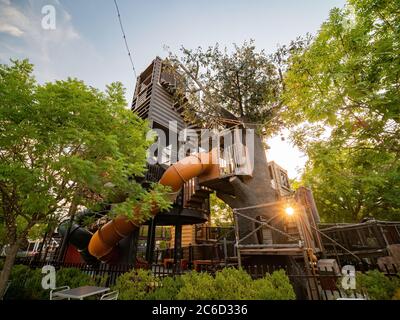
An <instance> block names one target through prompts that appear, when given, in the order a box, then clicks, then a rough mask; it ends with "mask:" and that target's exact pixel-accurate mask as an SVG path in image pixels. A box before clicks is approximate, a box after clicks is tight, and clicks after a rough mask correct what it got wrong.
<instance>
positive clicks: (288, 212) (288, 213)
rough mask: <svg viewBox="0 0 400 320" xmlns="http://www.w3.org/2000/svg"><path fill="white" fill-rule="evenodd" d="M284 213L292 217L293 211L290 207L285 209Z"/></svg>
mask: <svg viewBox="0 0 400 320" xmlns="http://www.w3.org/2000/svg"><path fill="white" fill-rule="evenodd" d="M285 212H286V214H287V215H288V216H292V215H293V214H294V209H293V208H292V207H286V208H285Z"/></svg>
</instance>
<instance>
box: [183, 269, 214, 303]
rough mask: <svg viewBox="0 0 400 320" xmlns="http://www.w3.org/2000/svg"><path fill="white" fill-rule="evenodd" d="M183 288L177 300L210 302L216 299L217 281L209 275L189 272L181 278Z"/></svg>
mask: <svg viewBox="0 0 400 320" xmlns="http://www.w3.org/2000/svg"><path fill="white" fill-rule="evenodd" d="M181 280H182V287H181V289H180V290H179V292H178V294H177V295H176V299H177V300H208V299H215V298H216V288H215V280H214V278H213V277H212V276H211V275H209V274H208V273H204V272H200V273H198V272H195V271H192V272H188V273H185V274H184V275H182V276H181Z"/></svg>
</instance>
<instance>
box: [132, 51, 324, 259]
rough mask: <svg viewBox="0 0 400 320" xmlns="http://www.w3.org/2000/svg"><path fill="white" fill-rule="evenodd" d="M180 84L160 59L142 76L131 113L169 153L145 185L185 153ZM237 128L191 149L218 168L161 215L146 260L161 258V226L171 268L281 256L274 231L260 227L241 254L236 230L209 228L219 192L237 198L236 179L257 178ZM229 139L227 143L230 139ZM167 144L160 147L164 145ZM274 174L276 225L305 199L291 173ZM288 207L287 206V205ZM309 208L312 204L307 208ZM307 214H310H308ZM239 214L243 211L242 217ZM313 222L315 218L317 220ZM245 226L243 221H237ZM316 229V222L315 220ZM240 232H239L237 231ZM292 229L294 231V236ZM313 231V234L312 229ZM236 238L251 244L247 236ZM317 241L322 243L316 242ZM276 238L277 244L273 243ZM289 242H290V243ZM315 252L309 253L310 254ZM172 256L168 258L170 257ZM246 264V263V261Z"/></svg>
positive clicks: (274, 168)
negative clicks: (160, 136)
mask: <svg viewBox="0 0 400 320" xmlns="http://www.w3.org/2000/svg"><path fill="white" fill-rule="evenodd" d="M177 85H178V84H177V82H176V79H175V77H174V75H173V74H171V73H170V72H169V71H168V70H167V69H166V68H165V67H164V65H163V61H162V60H161V59H160V58H158V57H157V58H156V59H155V60H153V62H152V63H151V64H150V65H149V66H148V67H147V68H146V70H145V71H143V72H142V73H141V74H140V76H139V77H138V79H137V84H136V88H135V93H134V98H133V102H132V111H134V112H136V113H137V114H138V115H139V116H140V117H141V118H143V119H147V120H148V122H149V125H150V127H151V128H152V129H154V130H159V131H161V132H163V133H164V136H165V137H166V138H165V140H166V141H164V145H165V146H164V148H158V149H157V152H155V153H154V155H153V158H154V159H156V160H157V163H156V164H153V165H148V173H147V175H146V177H145V179H144V181H143V183H149V182H156V181H159V180H160V178H161V175H162V174H163V172H164V171H165V169H167V168H168V167H169V166H171V165H172V164H173V163H174V161H176V160H177V159H178V154H179V152H181V147H182V144H184V143H185V138H187V137H185V136H186V134H183V136H184V138H183V139H182V132H185V128H187V127H188V126H189V124H188V123H186V122H185V120H184V118H183V115H182V112H183V107H182V106H181V105H179V104H178V103H176V102H175V101H174V99H173V95H172V94H173V92H174V90H175V89H176V87H177ZM190 129H192V130H191V132H190V134H192V135H193V130H194V131H195V132H196V133H195V135H196V134H198V135H199V136H198V138H200V128H198V127H196V126H195V125H193V124H191V125H190ZM236 129H238V126H235V125H232V124H230V123H228V124H227V125H226V127H225V128H224V130H222V132H219V134H218V136H217V138H215V137H212V138H211V139H216V141H215V144H211V146H210V147H209V149H208V150H201V148H197V149H196V148H191V149H190V148H189V149H190V150H188V151H186V154H185V155H189V154H190V153H191V152H194V153H198V152H205V151H206V152H210V153H211V154H212V157H213V165H212V166H211V169H210V170H209V171H208V172H207V174H203V175H201V176H199V177H194V178H192V179H190V180H189V181H186V182H185V183H184V185H183V188H182V189H181V190H180V194H179V196H178V197H177V198H176V200H175V202H174V204H173V208H172V209H171V210H170V211H168V212H161V213H159V214H157V215H156V216H155V217H154V218H153V219H152V220H151V221H149V222H148V223H147V224H148V226H147V227H145V228H147V230H148V232H147V241H146V248H147V249H146V254H145V258H146V260H147V261H149V262H153V261H154V259H155V260H158V258H159V257H160V255H159V254H157V255H155V254H154V251H155V242H156V241H155V238H154V237H155V234H156V228H157V226H171V238H170V240H169V241H168V244H169V246H170V249H169V250H164V255H163V256H164V260H166V261H167V262H170V261H172V260H173V261H174V262H176V261H178V260H186V261H189V262H192V261H200V262H203V263H205V264H207V263H210V261H213V260H214V261H222V260H223V261H225V262H226V261H227V259H230V261H235V260H236V262H237V259H238V255H239V256H240V255H241V256H242V257H243V256H246V255H253V254H257V255H265V254H271V255H275V254H276V252H277V251H273V250H272V251H269V252H267V251H266V250H265V248H266V247H265V245H266V244H267V245H272V244H273V243H272V242H274V241H275V242H276V239H281V238H282V237H276V235H279V233H277V232H276V231H274V230H271V229H269V228H268V227H266V226H265V225H263V227H258V226H255V227H254V228H253V230H252V232H254V233H255V234H256V237H255V238H254V239H256V240H255V241H256V242H255V243H251V244H249V246H250V247H251V248H250V247H246V249H244V248H242V247H241V245H239V244H238V243H237V241H239V242H240V240H236V243H235V230H234V229H233V227H232V228H215V227H211V226H210V225H209V220H210V219H209V218H210V204H209V196H210V193H212V192H214V191H217V192H218V191H220V192H223V193H224V194H230V195H232V196H234V195H235V193H234V189H233V187H232V185H231V184H230V183H229V179H230V178H231V177H235V176H236V177H240V179H248V178H251V177H252V176H253V175H254V174H257V173H256V172H254V170H253V167H252V166H251V161H250V158H249V157H250V154H249V149H248V147H247V141H248V140H247V136H246V134H247V131H246V130H245V128H240V129H244V130H236ZM227 137H228V138H227ZM161 142H163V141H160V143H161ZM268 166H269V173H270V177H271V184H272V187H273V188H274V189H275V191H276V201H277V202H276V203H273V204H271V206H270V208H266V211H271V210H270V209H271V208H272V207H274V210H276V211H277V212H276V217H277V219H281V218H282V217H281V216H284V213H283V210H284V208H283V207H282V203H283V202H284V201H286V200H285V199H292V200H293V201H298V202H299V205H300V202H301V201H303V200H304V199H300V198H301V197H300V196H299V195H298V197H297V198H296V199H295V198H294V192H293V191H292V190H291V189H290V185H289V180H288V176H287V172H286V170H284V169H283V168H281V167H280V166H279V165H277V164H276V163H274V162H270V163H269V164H268ZM285 203H286V202H285ZM306 205H308V203H306ZM307 210H308V211H307ZM307 210H306V209H304V212H303V213H302V214H303V215H304V219H305V220H307V225H308V224H309V222H308V218H309V217H311V215H310V214H314V216H315V215H316V216H317V215H318V214H317V212H316V209H314V211H313V210H311V209H309V208H308V207H307ZM237 214H239V211H237ZM314 216H313V217H314ZM236 220H237V221H238V223H239V224H240V221H243V219H241V218H238V219H236ZM257 221H259V222H261V223H263V222H264V217H263V215H262V214H261V215H260V216H257ZM313 225H315V221H314V220H313ZM281 226H282V227H283V228H286V229H285V230H283V231H282V232H286V231H292V232H294V233H295V234H296V232H297V234H298V233H299V232H298V231H296V230H297V228H298V225H296V223H295V222H293V221H292V222H291V223H290V222H288V223H281ZM238 228H239V229H240V227H239V226H238ZM289 229H290V230H289ZM307 230H308V229H307ZM236 236H239V237H242V238H243V237H246V238H249V236H248V235H243V234H241V235H239V234H238V233H236ZM315 237H317V240H315V239H314V238H315ZM274 238H276V239H274ZM307 239H308V240H309V242H310V246H311V245H312V246H313V250H314V252H320V251H321V250H322V249H321V244H320V239H319V236H318V235H317V234H316V233H315V232H311V231H310V232H309V233H308V234H307ZM286 240H287V239H286ZM278 246H281V247H282V248H286V249H287V250H286V251H284V250H282V251H281V253H285V254H298V253H300V254H302V250H292V249H293V247H294V246H298V242H297V241H295V242H294V243H293V240H292V241H288V240H287V241H286V242H283V243H279V244H278ZM171 248H172V249H171ZM308 249H310V248H308ZM165 252H167V254H165ZM244 260H246V259H244Z"/></svg>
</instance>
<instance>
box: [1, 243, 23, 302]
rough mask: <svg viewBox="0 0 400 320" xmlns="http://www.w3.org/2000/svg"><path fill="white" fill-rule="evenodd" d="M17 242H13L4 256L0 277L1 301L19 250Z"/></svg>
mask: <svg viewBox="0 0 400 320" xmlns="http://www.w3.org/2000/svg"><path fill="white" fill-rule="evenodd" d="M19 245H20V244H19V242H18V241H17V242H15V243H14V244H12V245H10V248H9V251H8V253H7V255H6V260H5V261H4V267H3V271H2V272H1V275H0V297H1V299H3V295H4V294H5V290H6V287H7V282H8V279H9V278H10V274H11V270H12V268H13V266H14V262H15V258H16V256H17V253H18V250H19Z"/></svg>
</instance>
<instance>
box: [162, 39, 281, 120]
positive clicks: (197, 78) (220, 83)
mask: <svg viewBox="0 0 400 320" xmlns="http://www.w3.org/2000/svg"><path fill="white" fill-rule="evenodd" d="M169 60H170V62H171V65H172V66H174V67H175V69H178V70H179V73H180V74H181V75H182V77H181V79H180V82H181V83H184V85H181V86H179V88H178V89H179V90H178V92H177V94H176V96H177V97H180V98H181V100H180V103H182V104H184V105H185V107H186V108H185V112H184V114H185V116H186V118H187V119H188V120H191V121H192V122H195V123H197V124H202V125H204V126H206V127H210V126H212V125H215V124H218V122H220V123H221V121H222V122H223V120H238V121H240V122H244V123H256V124H258V125H260V126H262V125H263V124H265V123H267V122H268V121H270V120H271V119H272V118H273V116H274V115H275V114H276V112H277V111H278V110H279V108H280V106H281V104H280V100H279V96H280V92H281V89H282V88H281V81H280V80H281V79H280V77H279V72H278V69H277V67H276V64H275V63H274V59H273V57H272V56H271V55H268V54H266V53H265V52H264V51H263V50H261V51H257V50H256V47H255V45H254V41H252V40H250V41H246V42H244V43H243V44H242V45H236V44H234V47H233V50H231V51H230V50H228V49H227V48H226V47H225V48H220V46H219V45H218V44H216V45H215V46H212V47H208V48H206V49H203V48H201V47H199V48H197V49H195V50H190V49H186V48H182V50H181V56H180V59H178V58H177V57H176V56H174V55H170V58H169ZM182 69H183V70H184V71H182Z"/></svg>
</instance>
